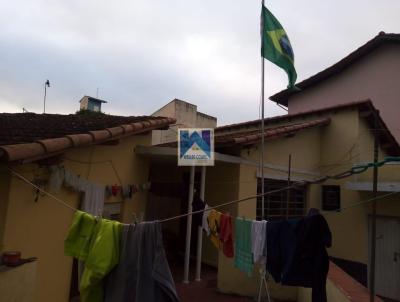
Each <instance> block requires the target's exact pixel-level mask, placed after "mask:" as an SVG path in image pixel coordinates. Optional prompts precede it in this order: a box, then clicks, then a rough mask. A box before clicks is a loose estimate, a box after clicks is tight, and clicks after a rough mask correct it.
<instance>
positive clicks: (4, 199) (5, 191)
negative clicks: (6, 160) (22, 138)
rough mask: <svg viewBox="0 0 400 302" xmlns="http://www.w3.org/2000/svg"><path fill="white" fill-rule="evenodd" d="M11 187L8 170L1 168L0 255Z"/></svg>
mask: <svg viewBox="0 0 400 302" xmlns="http://www.w3.org/2000/svg"><path fill="white" fill-rule="evenodd" d="M9 186H10V174H9V172H8V170H7V169H6V168H5V167H3V166H0V254H1V252H2V251H3V250H4V243H3V241H4V231H5V224H6V217H7V210H8V195H9Z"/></svg>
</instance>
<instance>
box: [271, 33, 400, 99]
mask: <svg viewBox="0 0 400 302" xmlns="http://www.w3.org/2000/svg"><path fill="white" fill-rule="evenodd" d="M388 43H400V34H391V33H389V34H387V33H385V32H380V33H379V34H378V35H377V36H375V37H374V38H373V39H372V40H370V41H368V42H367V43H366V44H364V45H363V46H361V47H360V48H358V49H356V50H355V51H354V52H352V53H351V54H349V55H348V56H347V57H345V58H343V59H342V60H340V61H339V62H337V63H336V64H334V65H332V66H330V67H328V68H326V69H324V70H322V71H321V72H319V73H317V74H315V75H313V76H311V77H310V78H308V79H306V80H304V81H302V82H300V83H297V84H296V86H297V87H298V88H300V91H295V90H291V89H285V90H282V91H280V92H278V93H276V94H274V95H273V96H271V97H270V100H272V101H275V102H277V103H279V104H281V105H284V106H287V105H288V99H289V97H290V96H292V95H294V94H296V93H299V92H301V91H302V90H305V89H307V88H310V87H312V86H314V85H316V84H318V83H320V82H322V81H324V80H326V79H327V78H329V77H331V76H333V75H335V74H338V73H340V72H341V71H343V70H344V69H346V68H347V67H349V66H350V65H351V64H353V63H354V62H356V61H357V60H359V59H360V58H362V57H364V56H366V55H368V54H369V53H370V52H372V51H374V50H375V49H376V48H378V47H380V46H381V45H383V44H388Z"/></svg>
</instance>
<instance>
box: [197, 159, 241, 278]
mask: <svg viewBox="0 0 400 302" xmlns="http://www.w3.org/2000/svg"><path fill="white" fill-rule="evenodd" d="M238 178H239V167H238V166H237V165H233V164H225V163H218V162H217V163H216V165H215V166H214V167H207V168H206V187H205V198H204V199H205V201H206V202H207V204H208V205H209V206H215V205H218V204H221V203H224V202H227V201H231V200H236V199H237V198H238V188H239V186H238ZM218 210H219V211H220V212H223V213H230V214H231V215H232V216H236V215H237V205H231V206H226V207H223V208H220V209H218ZM223 258H225V256H222V255H219V253H218V251H217V249H216V248H215V247H214V245H213V244H212V243H211V241H210V240H209V238H207V236H203V252H202V260H203V262H204V263H207V264H209V265H212V266H218V267H220V266H219V261H221V260H222V259H223ZM218 275H219V272H218ZM218 282H219V278H218Z"/></svg>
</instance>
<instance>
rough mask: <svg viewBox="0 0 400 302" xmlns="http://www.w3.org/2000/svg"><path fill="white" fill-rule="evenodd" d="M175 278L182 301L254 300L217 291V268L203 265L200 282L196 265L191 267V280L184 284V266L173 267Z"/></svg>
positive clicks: (227, 301) (222, 301)
mask: <svg viewBox="0 0 400 302" xmlns="http://www.w3.org/2000/svg"><path fill="white" fill-rule="evenodd" d="M171 270H172V273H173V275H174V279H175V285H176V290H177V291H178V295H179V297H180V299H181V302H205V301H206V302H214V301H218V302H250V301H254V300H253V299H250V298H245V297H239V296H235V295H225V294H221V293H219V292H218V291H217V270H216V269H215V268H212V267H208V266H204V265H203V267H202V275H201V277H202V280H201V281H200V282H196V281H193V280H194V274H193V273H192V272H194V267H193V268H191V276H190V278H189V279H190V280H191V282H190V283H189V284H184V283H183V282H182V279H183V278H182V277H183V274H182V267H181V266H174V267H171Z"/></svg>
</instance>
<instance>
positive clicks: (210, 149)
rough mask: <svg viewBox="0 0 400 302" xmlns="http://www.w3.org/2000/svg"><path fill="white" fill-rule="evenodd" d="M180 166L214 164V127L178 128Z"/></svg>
mask: <svg viewBox="0 0 400 302" xmlns="http://www.w3.org/2000/svg"><path fill="white" fill-rule="evenodd" d="M178 166H214V129H204V128H202V129H199V128H188V129H184V128H182V129H178Z"/></svg>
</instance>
